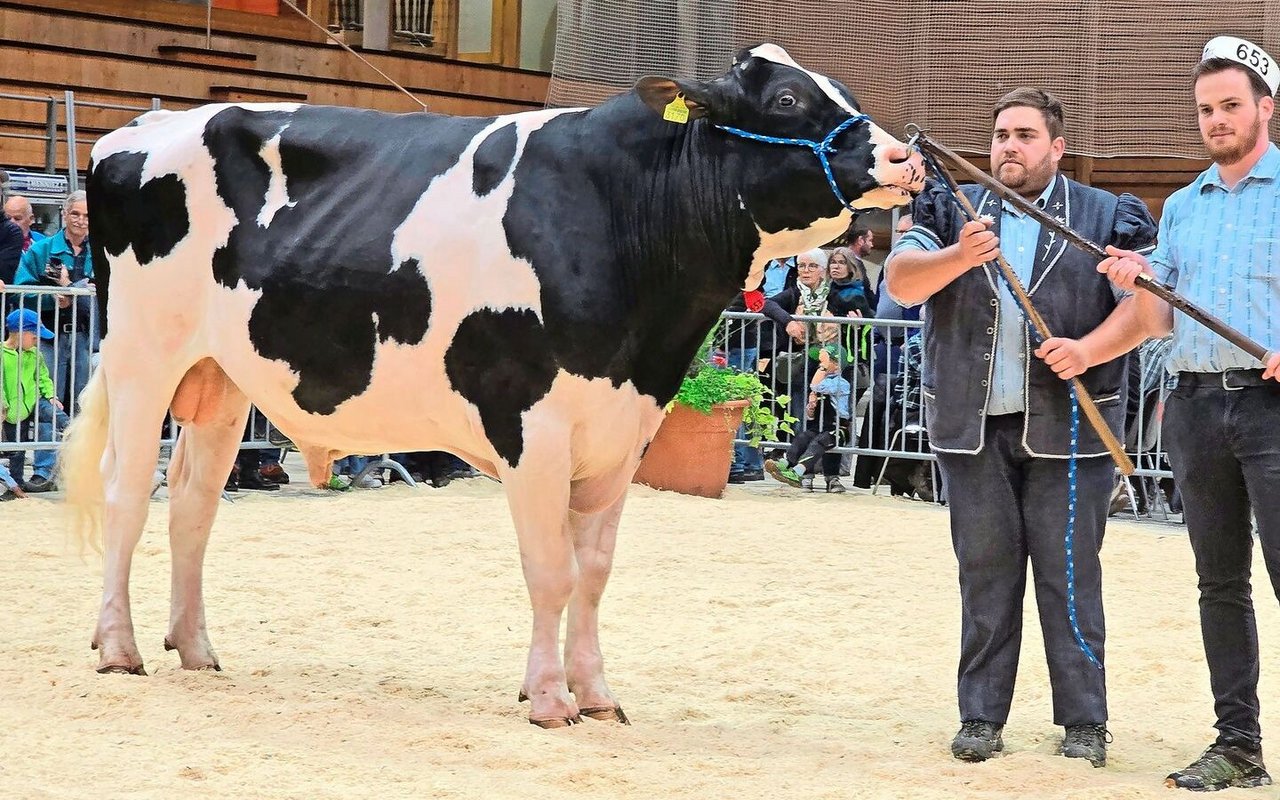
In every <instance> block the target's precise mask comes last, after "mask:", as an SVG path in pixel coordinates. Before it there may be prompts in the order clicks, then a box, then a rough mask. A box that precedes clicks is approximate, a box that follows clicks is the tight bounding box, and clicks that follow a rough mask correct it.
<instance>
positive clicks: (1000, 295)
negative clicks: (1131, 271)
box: [885, 88, 1155, 767]
mask: <svg viewBox="0 0 1280 800" xmlns="http://www.w3.org/2000/svg"><path fill="white" fill-rule="evenodd" d="M992 116H993V118H994V126H993V128H994V130H993V133H992V137H991V163H992V165H993V168H994V169H995V172H996V175H997V177H998V178H999V179H1000V180H1001V181H1002V182H1003V183H1004V184H1005V185H1007V186H1008V187H1009V188H1011V189H1013V190H1014V191H1016V192H1018V193H1019V194H1020V195H1022V196H1023V197H1025V198H1026V199H1027V200H1028V201H1031V202H1035V203H1038V204H1039V205H1040V206H1041V207H1042V208H1044V209H1045V210H1046V211H1048V212H1049V213H1051V214H1053V215H1054V216H1056V217H1058V218H1059V219H1060V220H1062V221H1063V222H1064V223H1065V224H1066V225H1068V226H1069V227H1071V228H1074V229H1075V230H1077V231H1079V232H1080V233H1081V234H1082V235H1084V236H1087V237H1089V238H1091V239H1093V240H1094V241H1100V242H1106V243H1109V244H1116V245H1121V246H1124V247H1128V248H1130V249H1141V248H1144V247H1147V246H1148V245H1150V243H1151V241H1152V239H1153V238H1154V236H1155V222H1154V221H1153V220H1152V219H1151V215H1150V213H1149V212H1148V211H1147V209H1146V207H1145V206H1144V205H1143V204H1142V201H1140V200H1138V199H1137V198H1136V197H1133V196H1131V195H1122V196H1120V197H1116V196H1115V195H1113V194H1110V193H1109V192H1104V191H1101V190H1099V189H1093V188H1090V187H1088V186H1082V185H1081V184H1078V183H1076V182H1074V181H1070V180H1068V179H1067V178H1066V177H1064V176H1063V175H1061V174H1059V173H1058V162H1059V161H1060V160H1061V158H1062V155H1063V153H1064V151H1065V148H1066V142H1065V140H1064V139H1063V138H1062V129H1063V111H1062V104H1061V103H1060V102H1059V101H1058V100H1057V98H1055V97H1053V96H1052V95H1051V94H1049V93H1047V92H1044V91H1041V90H1039V89H1031V88H1024V89H1017V90H1014V91H1013V92H1010V93H1009V94H1008V95H1006V96H1005V97H1004V98H1002V99H1001V100H1000V101H999V102H998V103H997V104H996V107H995V109H994V113H993V115H992ZM962 191H964V192H965V194H966V195H967V196H968V197H969V199H970V202H972V204H973V205H974V206H975V207H976V208H977V209H978V212H979V214H982V215H984V216H986V220H985V221H983V220H979V221H973V222H965V220H964V219H963V218H962V217H961V216H960V212H959V209H958V208H957V205H956V203H955V202H954V201H953V199H952V198H951V197H950V196H949V194H948V193H947V191H946V189H945V187H943V186H941V185H938V184H935V185H934V186H933V187H932V188H926V189H925V191H924V192H922V193H921V195H920V196H919V197H918V198H917V199H916V201H915V205H914V206H913V208H912V217H913V222H914V225H913V227H912V228H911V230H909V231H907V233H905V234H903V236H902V237H901V238H900V239H899V240H898V242H897V243H896V244H895V246H894V248H893V251H892V253H891V254H890V257H889V260H888V262H887V263H886V266H885V269H886V270H887V276H886V279H885V287H886V290H887V292H888V293H889V294H890V295H892V297H893V299H894V300H895V301H897V302H898V303H900V304H901V305H904V306H916V305H919V304H921V303H924V304H925V313H924V315H923V316H924V320H925V325H924V334H923V335H924V365H923V372H922V376H921V383H920V386H921V392H922V393H923V394H924V397H925V417H926V426H927V428H928V431H929V445H930V447H931V449H932V450H933V451H934V453H935V454H936V455H937V458H938V465H939V467H940V468H941V470H942V474H943V478H944V484H945V486H946V487H947V496H948V499H949V503H948V507H949V510H950V514H951V538H952V542H953V545H954V547H955V552H956V559H957V561H958V562H959V568H960V569H959V577H960V596H961V623H960V630H961V634H960V639H961V644H960V669H959V679H958V685H957V693H958V695H959V706H960V720H961V726H960V730H959V732H958V733H957V734H956V736H955V738H954V739H953V740H952V743H951V752H952V755H954V756H955V757H956V758H958V759H961V760H963V761H983V760H985V759H987V758H990V757H991V756H992V754H993V753H995V752H997V751H999V750H1001V749H1002V748H1003V746H1004V741H1003V737H1002V731H1003V728H1004V723H1005V720H1006V719H1007V717H1008V714H1009V708H1010V705H1011V703H1012V700H1013V686H1014V680H1015V678H1016V677H1017V669H1018V655H1019V650H1020V647H1021V642H1022V600H1023V596H1024V595H1025V593H1026V581H1027V560H1028V558H1029V559H1030V561H1031V563H1032V565H1033V567H1034V569H1033V575H1034V580H1035V590H1036V604H1037V606H1038V607H1039V611H1040V627H1041V630H1042V631H1043V632H1044V640H1045V658H1046V660H1047V662H1048V665H1049V682H1050V684H1051V686H1052V688H1053V715H1054V724H1056V725H1061V726H1063V727H1064V728H1065V729H1066V735H1065V736H1064V738H1063V742H1062V749H1061V752H1062V754H1063V755H1064V756H1067V757H1068V758H1084V759H1087V760H1088V761H1089V762H1090V763H1092V764H1093V765H1094V766H1098V767H1100V766H1103V765H1104V764H1105V763H1106V742H1107V738H1108V733H1107V729H1106V722H1107V698H1106V683H1105V678H1104V672H1103V670H1101V669H1099V668H1098V667H1097V666H1095V664H1094V663H1093V662H1092V661H1091V660H1090V659H1089V658H1088V657H1087V656H1086V655H1085V654H1084V652H1082V649H1081V648H1080V647H1079V646H1078V645H1077V643H1076V639H1075V635H1074V632H1073V630H1072V626H1071V621H1070V617H1069V613H1068V596H1069V590H1068V587H1067V581H1066V573H1067V569H1066V565H1067V557H1068V556H1067V552H1066V550H1065V548H1064V547H1063V537H1064V535H1065V533H1066V528H1067V519H1068V511H1069V509H1068V474H1067V473H1068V466H1067V465H1068V463H1069V462H1068V458H1069V456H1070V454H1071V453H1072V452H1073V450H1075V451H1077V452H1078V455H1079V460H1078V463H1077V469H1076V478H1077V483H1076V505H1075V529H1074V531H1075V532H1074V536H1075V547H1074V550H1073V552H1072V558H1073V562H1074V569H1075V589H1074V599H1075V609H1076V619H1077V620H1078V625H1079V630H1080V634H1081V636H1082V637H1083V639H1084V641H1085V642H1087V643H1088V645H1089V648H1090V650H1091V651H1092V652H1093V654H1094V656H1095V657H1096V658H1097V660H1098V663H1100V664H1101V663H1105V661H1104V652H1103V650H1104V644H1105V638H1106V637H1105V625H1104V621H1103V613H1102V567H1101V564H1100V562H1099V558H1098V554H1099V550H1100V548H1101V547H1102V535H1103V528H1104V526H1105V525H1106V517H1107V508H1108V505H1109V501H1110V495H1111V489H1112V486H1114V479H1113V467H1112V463H1111V461H1110V459H1109V458H1108V457H1107V456H1108V453H1107V449H1106V447H1105V446H1104V445H1103V444H1102V441H1101V439H1100V438H1099V437H1098V436H1097V435H1096V434H1095V433H1094V432H1093V431H1092V430H1089V429H1088V428H1087V427H1082V428H1081V430H1080V435H1079V441H1078V447H1075V444H1076V443H1074V442H1072V441H1071V435H1070V431H1071V425H1070V420H1071V410H1070V409H1071V406H1070V394H1069V392H1068V388H1067V385H1066V384H1065V383H1064V380H1066V379H1070V378H1072V377H1075V376H1080V378H1081V380H1082V381H1083V382H1084V384H1085V386H1086V388H1088V390H1089V392H1090V394H1091V395H1092V396H1093V397H1094V398H1095V400H1096V402H1097V404H1098V408H1099V411H1100V412H1101V413H1102V415H1103V417H1104V419H1105V420H1106V421H1107V424H1108V425H1109V426H1110V428H1111V430H1112V432H1113V433H1118V432H1119V430H1120V428H1121V426H1122V425H1123V424H1124V405H1123V403H1121V402H1120V398H1121V397H1122V396H1123V393H1124V381H1125V376H1126V368H1125V354H1126V353H1128V352H1129V350H1131V349H1132V348H1133V347H1135V346H1136V345H1138V344H1139V343H1140V342H1141V341H1142V340H1143V338H1145V337H1144V335H1143V331H1142V329H1141V326H1140V324H1139V322H1138V320H1137V318H1136V315H1135V314H1134V311H1133V306H1134V304H1133V303H1132V301H1131V299H1129V298H1127V297H1126V296H1125V294H1124V293H1123V292H1121V291H1119V290H1116V289H1114V288H1113V287H1112V286H1111V284H1109V283H1108V282H1107V281H1106V280H1100V279H1099V276H1098V274H1097V272H1096V270H1095V267H1096V263H1095V261H1094V260H1093V259H1091V258H1089V257H1088V256H1086V255H1085V254H1084V253H1082V252H1080V251H1078V250H1075V249H1074V248H1069V247H1068V246H1067V244H1066V242H1064V241H1063V240H1062V237H1061V236H1058V235H1057V234H1055V233H1054V232H1053V231H1051V230H1048V229H1047V228H1045V227H1043V226H1042V225H1040V223H1039V222H1037V221H1036V220H1035V219H1033V218H1031V217H1029V216H1027V215H1025V214H1022V213H1020V212H1019V211H1018V210H1017V209H1014V208H1012V207H1011V206H1010V205H1009V204H1007V203H1002V202H1001V200H1000V198H998V197H996V196H995V195H993V194H992V193H990V192H986V191H984V190H982V189H981V187H977V186H967V187H963V188H962ZM997 237H998V238H997ZM999 253H1003V254H1004V256H1005V258H1007V260H1008V262H1009V264H1010V266H1011V267H1012V268H1013V270H1014V271H1015V272H1016V273H1017V274H1018V276H1019V278H1020V279H1021V282H1022V283H1023V285H1024V286H1025V287H1026V289H1027V291H1028V293H1029V294H1030V295H1031V298H1032V301H1033V302H1034V303H1035V306H1036V308H1037V310H1038V311H1039V312H1040V314H1041V315H1042V316H1043V317H1044V318H1045V320H1046V321H1047V323H1048V325H1049V328H1050V330H1052V331H1053V333H1054V334H1055V337H1054V338H1051V339H1049V340H1047V341H1045V342H1043V343H1042V344H1040V345H1039V347H1036V345H1035V344H1034V343H1033V342H1032V340H1031V334H1030V331H1029V328H1028V326H1027V323H1026V321H1025V320H1024V319H1023V315H1022V312H1021V309H1020V308H1019V306H1018V305H1017V303H1016V301H1015V300H1014V299H1013V296H1012V294H1011V293H1010V291H1009V289H1008V288H1007V287H1006V286H1004V284H1003V282H1002V281H1001V278H1000V276H999V275H997V274H996V272H995V270H994V269H993V268H992V267H991V266H990V264H989V262H991V261H992V260H993V259H995V257H996V255H997V254H999Z"/></svg>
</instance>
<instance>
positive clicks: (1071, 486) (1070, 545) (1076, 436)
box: [921, 151, 1103, 669]
mask: <svg viewBox="0 0 1280 800" xmlns="http://www.w3.org/2000/svg"><path fill="white" fill-rule="evenodd" d="M921 155H922V156H924V160H925V163H926V164H928V165H929V168H930V169H932V170H933V171H934V173H935V174H937V175H938V177H939V178H940V179H942V185H943V186H944V187H946V189H947V194H948V196H949V197H950V199H951V202H953V203H955V205H956V207H957V208H959V209H960V214H961V216H964V217H968V216H969V214H968V211H967V210H966V209H965V207H964V205H963V204H962V203H961V202H960V200H959V198H957V197H956V192H955V190H954V189H952V188H951V183H950V182H949V181H948V180H947V179H946V178H945V177H944V174H943V172H942V168H941V167H940V166H939V165H938V164H937V163H936V162H935V161H934V160H933V156H932V155H931V154H929V153H926V152H923V151H922V152H921ZM996 274H997V275H999V276H1000V282H1001V284H1002V285H1003V286H1004V287H1005V288H1006V289H1008V291H1009V293H1010V294H1012V295H1014V296H1015V297H1016V296H1017V294H1016V293H1015V292H1014V291H1013V287H1012V286H1010V285H1009V279H1008V278H1007V277H1005V274H1004V271H1003V270H996ZM1018 313H1019V314H1020V315H1021V317H1022V321H1023V323H1024V324H1026V325H1027V329H1028V330H1029V331H1030V333H1031V338H1032V339H1033V340H1034V341H1035V343H1036V345H1037V346H1038V345H1041V344H1043V343H1044V340H1043V339H1042V338H1041V337H1040V334H1039V332H1038V331H1037V330H1036V328H1035V326H1034V325H1031V324H1030V322H1029V321H1028V320H1027V313H1026V311H1023V310H1022V308H1021V306H1019V309H1018ZM1067 390H1068V391H1069V392H1070V393H1071V449H1070V451H1069V453H1068V458H1067V533H1066V536H1064V537H1063V546H1064V547H1065V549H1066V555H1067V621H1068V622H1070V623H1071V635H1072V636H1074V637H1075V640H1076V646H1078V647H1079V648H1080V652H1081V653H1084V657H1085V658H1087V659H1089V663H1091V664H1093V665H1094V666H1095V667H1097V668H1098V669H1102V668H1103V667H1102V662H1101V661H1099V660H1098V656H1097V655H1096V654H1094V652H1093V648H1092V647H1090V646H1089V643H1088V642H1086V641H1085V639H1084V634H1083V633H1082V632H1081V631H1080V623H1079V621H1078V619H1077V615H1076V562H1075V553H1074V551H1075V541H1074V540H1075V531H1076V505H1077V503H1076V495H1077V491H1076V486H1077V479H1076V459H1077V458H1079V455H1080V400H1079V398H1077V397H1076V387H1075V384H1073V383H1071V382H1070V381H1068V382H1067Z"/></svg>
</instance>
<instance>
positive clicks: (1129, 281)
mask: <svg viewBox="0 0 1280 800" xmlns="http://www.w3.org/2000/svg"><path fill="white" fill-rule="evenodd" d="M1107 253H1109V254H1110V255H1111V257H1110V258H1104V259H1103V260H1102V261H1099V262H1098V272H1101V273H1102V274H1104V275H1106V276H1107V279H1108V280H1110V281H1111V282H1112V283H1114V284H1115V285H1116V286H1119V287H1120V288H1121V289H1126V290H1128V291H1131V292H1132V291H1133V290H1134V289H1136V288H1137V286H1136V284H1135V282H1136V281H1137V280H1138V276H1139V275H1152V276H1154V275H1155V272H1154V271H1153V270H1152V269H1151V262H1150V261H1147V259H1146V257H1145V256H1141V255H1139V254H1137V253H1135V252H1133V251H1132V250H1121V249H1120V248H1119V247H1112V246H1111V245H1107Z"/></svg>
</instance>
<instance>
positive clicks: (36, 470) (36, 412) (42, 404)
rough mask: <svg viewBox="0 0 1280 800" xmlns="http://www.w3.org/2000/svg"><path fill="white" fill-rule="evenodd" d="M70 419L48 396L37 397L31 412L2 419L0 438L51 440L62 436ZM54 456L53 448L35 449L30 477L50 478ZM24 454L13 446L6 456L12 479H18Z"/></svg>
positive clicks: (24, 459)
mask: <svg viewBox="0 0 1280 800" xmlns="http://www.w3.org/2000/svg"><path fill="white" fill-rule="evenodd" d="M69 424H71V419H70V418H69V417H68V416H67V414H66V412H65V411H62V410H61V409H59V408H58V407H57V406H55V405H54V404H53V403H52V402H50V401H49V400H46V399H45V398H43V397H42V398H40V400H39V402H37V403H36V407H35V408H34V409H33V410H32V412H31V416H29V417H27V418H26V419H25V420H22V421H20V422H5V423H4V424H3V425H0V441H9V442H18V441H24V442H55V441H60V440H61V439H62V435H63V433H65V432H66V430H67V425H69ZM57 460H58V451H57V450H55V449H52V448H50V449H46V450H36V451H35V457H34V458H33V459H32V465H31V477H33V478H34V477H36V476H37V475H38V476H40V477H41V478H52V477H53V469H54V465H55V463H56V462H57ZM26 463H27V454H26V451H24V450H15V451H13V453H12V454H11V455H10V456H9V471H10V472H12V473H13V478H14V480H17V481H21V480H22V471H23V469H24V468H25V467H26Z"/></svg>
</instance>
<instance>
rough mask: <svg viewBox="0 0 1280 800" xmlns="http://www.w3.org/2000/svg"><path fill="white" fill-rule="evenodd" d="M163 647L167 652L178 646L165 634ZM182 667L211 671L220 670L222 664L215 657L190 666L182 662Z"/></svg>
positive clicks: (176, 648) (180, 652) (179, 653)
mask: <svg viewBox="0 0 1280 800" xmlns="http://www.w3.org/2000/svg"><path fill="white" fill-rule="evenodd" d="M164 649H165V652H168V651H170V650H178V646H177V645H175V644H173V643H172V642H170V641H169V637H167V636H166V637H165V639H164ZM178 655H179V656H181V655H182V651H181V650H179V651H178ZM182 668H183V669H191V670H202V669H203V670H211V671H213V672H222V665H221V664H219V663H218V660H217V659H216V658H215V659H212V660H210V661H206V662H204V663H201V664H192V665H191V666H187V665H186V664H185V663H184V664H183V665H182Z"/></svg>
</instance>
